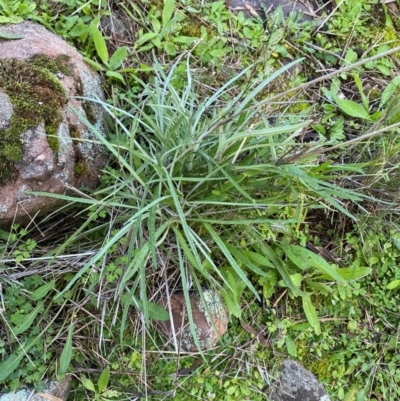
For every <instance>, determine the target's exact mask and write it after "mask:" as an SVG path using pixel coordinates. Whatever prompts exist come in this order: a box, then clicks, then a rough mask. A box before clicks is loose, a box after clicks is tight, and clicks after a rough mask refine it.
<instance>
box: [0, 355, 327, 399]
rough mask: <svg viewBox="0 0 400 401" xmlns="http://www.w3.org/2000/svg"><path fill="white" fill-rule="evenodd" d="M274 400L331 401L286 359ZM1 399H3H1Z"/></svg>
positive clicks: (307, 374)
mask: <svg viewBox="0 0 400 401" xmlns="http://www.w3.org/2000/svg"><path fill="white" fill-rule="evenodd" d="M271 399H272V400H273V401H330V399H329V396H328V394H327V393H326V391H325V389H324V387H323V386H322V384H320V383H319V382H318V380H317V379H316V377H315V376H314V375H313V374H312V373H311V372H309V371H308V370H307V369H305V368H304V367H303V366H302V365H301V364H300V363H299V362H297V361H293V360H289V359H285V360H284V361H283V362H282V365H281V375H280V376H279V378H278V383H277V384H276V387H275V388H274V389H273V392H272V394H271ZM0 401H1V400H0Z"/></svg>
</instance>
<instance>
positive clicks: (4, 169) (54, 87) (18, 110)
mask: <svg viewBox="0 0 400 401" xmlns="http://www.w3.org/2000/svg"><path fill="white" fill-rule="evenodd" d="M61 71H63V73H69V74H71V71H70V70H69V69H68V58H66V57H65V56H62V55H61V56H58V57H57V58H56V59H53V60H52V59H50V58H49V57H46V56H44V55H38V56H34V57H31V58H29V59H26V60H18V59H0V90H1V91H2V92H3V94H5V95H7V97H8V99H9V102H10V103H11V105H12V109H13V111H12V114H11V116H10V118H9V120H8V121H6V122H5V123H4V125H3V126H0V144H1V146H0V184H2V183H4V182H7V181H8V180H10V179H13V178H15V177H16V175H17V171H16V169H15V167H14V165H15V163H18V162H20V161H21V160H22V155H23V154H22V152H23V144H22V141H21V134H22V133H23V132H25V131H26V130H28V129H30V128H35V127H37V126H39V125H41V124H44V126H45V130H46V133H47V134H48V142H49V145H50V147H51V149H52V150H53V151H57V150H58V138H57V129H58V126H59V125H60V124H61V122H62V109H63V107H64V106H65V104H66V103H67V97H66V93H65V90H64V88H63V86H62V85H61V83H60V81H59V80H58V79H57V77H56V76H55V74H56V73H61ZM3 96H4V95H3Z"/></svg>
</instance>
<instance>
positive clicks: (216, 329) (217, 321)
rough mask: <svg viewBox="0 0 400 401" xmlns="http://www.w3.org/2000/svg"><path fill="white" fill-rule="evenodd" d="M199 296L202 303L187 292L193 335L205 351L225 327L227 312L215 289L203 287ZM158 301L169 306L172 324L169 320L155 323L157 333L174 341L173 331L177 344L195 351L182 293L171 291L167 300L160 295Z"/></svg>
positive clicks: (186, 349) (164, 305)
mask: <svg viewBox="0 0 400 401" xmlns="http://www.w3.org/2000/svg"><path fill="white" fill-rule="evenodd" d="M202 295H203V299H204V302H203V300H202V299H201V297H200V295H199V294H191V295H190V304H191V308H192V313H193V322H194V327H195V332H196V336H197V339H198V341H199V345H200V348H201V349H202V350H203V351H205V350H207V349H209V348H212V347H213V346H214V345H215V343H216V342H217V341H218V339H219V338H220V337H221V336H222V335H223V334H224V333H225V332H226V330H227V329H228V312H227V310H226V307H225V304H224V302H223V301H222V299H221V297H220V296H219V294H218V293H217V292H215V291H212V290H204V291H203V294H202ZM160 303H161V305H162V306H163V307H164V308H165V309H166V310H167V311H168V312H169V308H171V314H172V324H171V321H170V320H168V321H163V322H159V323H158V325H159V327H160V329H161V333H162V334H163V335H164V336H165V337H166V338H167V339H168V341H169V342H170V343H171V344H174V334H175V338H176V342H177V344H178V346H180V347H181V348H182V349H183V350H184V351H192V352H195V351H197V350H198V349H197V346H196V343H195V341H194V338H193V336H192V333H191V330H190V326H189V319H188V314H187V308H186V302H185V297H184V295H183V292H176V293H173V294H171V296H170V298H169V300H168V299H167V298H163V299H162V300H161V302H160ZM168 304H170V306H169V305H168Z"/></svg>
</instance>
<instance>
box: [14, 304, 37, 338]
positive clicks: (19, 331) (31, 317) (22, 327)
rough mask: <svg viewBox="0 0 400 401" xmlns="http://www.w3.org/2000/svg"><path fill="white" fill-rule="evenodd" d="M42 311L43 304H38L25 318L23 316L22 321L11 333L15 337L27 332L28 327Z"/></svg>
mask: <svg viewBox="0 0 400 401" xmlns="http://www.w3.org/2000/svg"><path fill="white" fill-rule="evenodd" d="M42 310H43V302H39V304H38V305H37V306H36V308H35V309H33V311H32V312H31V313H29V314H28V315H27V316H25V318H24V321H23V322H22V323H21V324H20V325H18V326H17V327H15V328H14V329H13V333H14V334H15V335H16V336H17V335H19V334H22V333H23V332H25V331H26V330H28V329H29V327H31V325H32V323H33V322H34V320H35V318H36V316H37V314H38V313H39V312H41V311H42Z"/></svg>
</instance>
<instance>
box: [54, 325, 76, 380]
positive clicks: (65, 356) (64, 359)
mask: <svg viewBox="0 0 400 401" xmlns="http://www.w3.org/2000/svg"><path fill="white" fill-rule="evenodd" d="M74 327H75V326H74V324H72V323H71V324H70V325H69V328H68V336H67V341H66V342H65V344H64V348H63V350H62V352H61V356H60V367H59V368H58V376H59V377H60V378H62V377H64V376H65V374H66V373H67V370H68V368H69V365H70V363H71V359H72V333H73V332H74Z"/></svg>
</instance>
